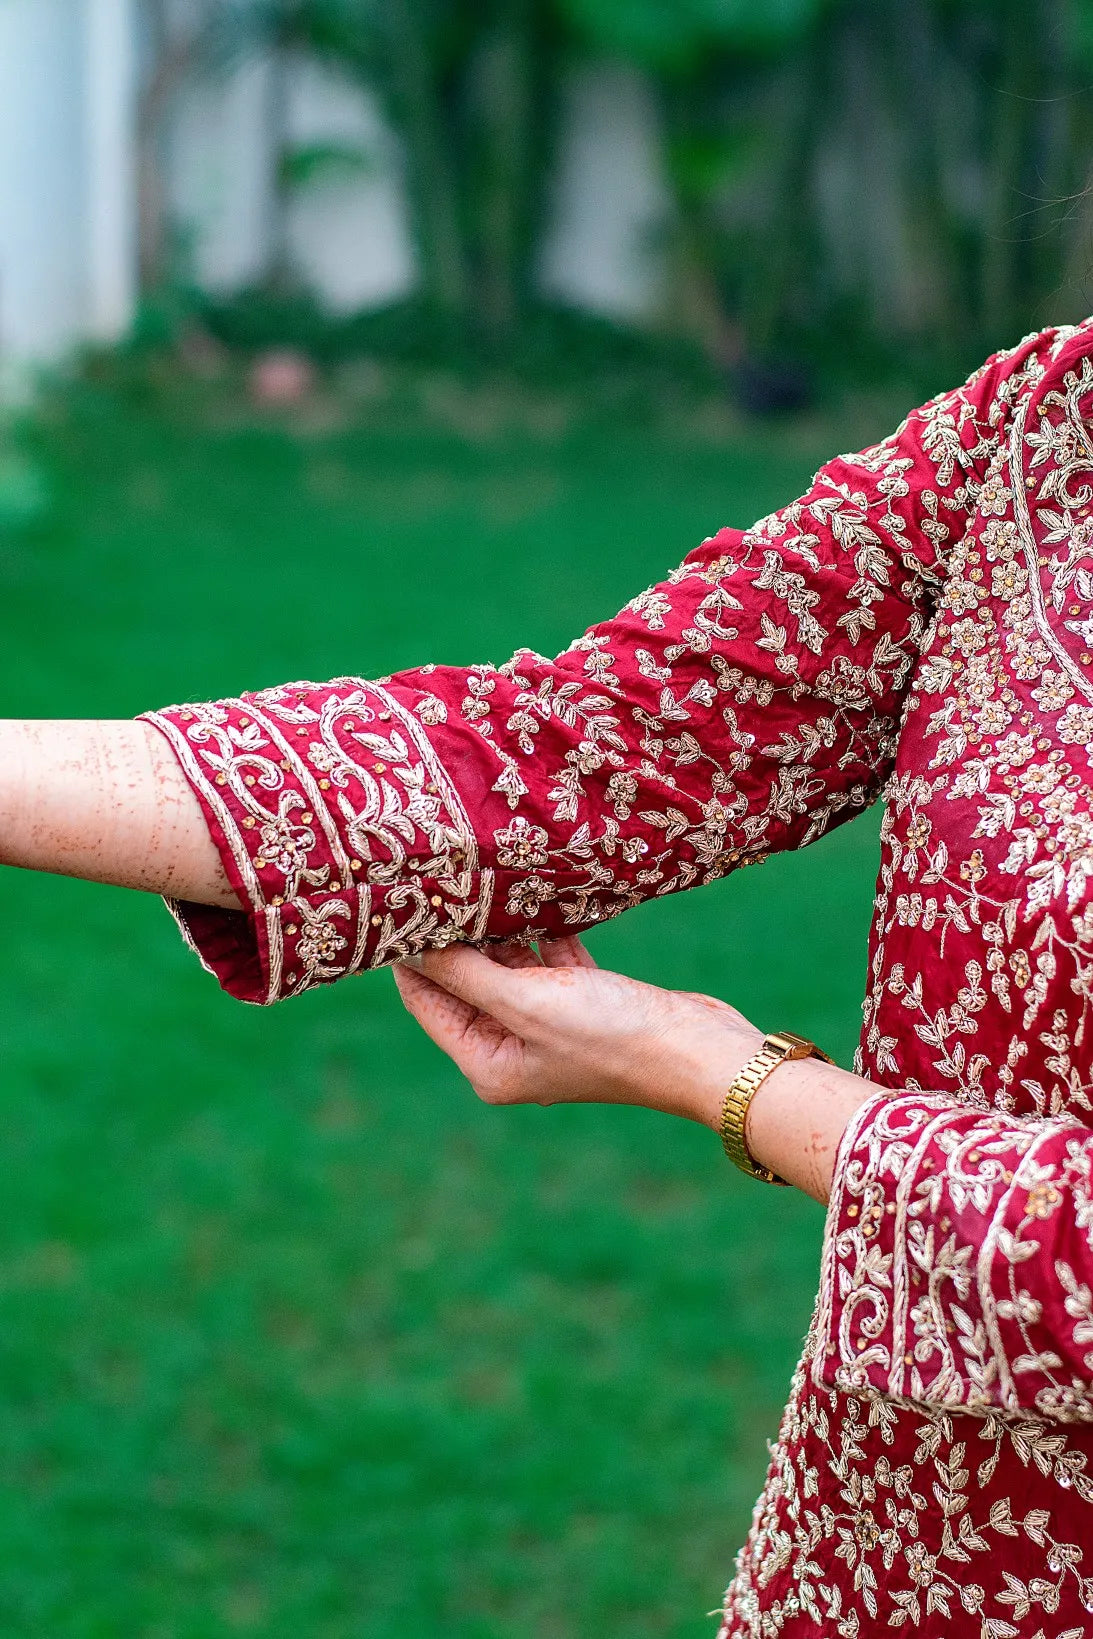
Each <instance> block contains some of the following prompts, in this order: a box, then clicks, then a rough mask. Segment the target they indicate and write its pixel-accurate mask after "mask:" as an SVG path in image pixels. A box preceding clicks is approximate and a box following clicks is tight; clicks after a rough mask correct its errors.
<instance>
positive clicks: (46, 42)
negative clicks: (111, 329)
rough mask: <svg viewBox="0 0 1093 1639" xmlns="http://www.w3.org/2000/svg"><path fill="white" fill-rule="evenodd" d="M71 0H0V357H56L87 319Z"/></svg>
mask: <svg viewBox="0 0 1093 1639" xmlns="http://www.w3.org/2000/svg"><path fill="white" fill-rule="evenodd" d="M82 22H83V19H82V16H81V14H80V9H79V8H78V7H77V6H76V5H74V4H73V0H0V361H2V363H3V366H4V368H5V372H6V373H8V374H10V373H11V371H12V370H13V369H17V368H19V367H21V366H23V365H25V364H26V363H27V362H28V361H31V360H36V359H48V358H53V357H56V356H57V355H58V354H59V353H61V352H63V351H64V350H65V349H66V348H67V347H68V346H70V345H71V344H72V342H74V341H75V340H76V339H77V338H78V337H79V336H80V335H81V334H82V333H83V325H84V318H85V294H86V266H85V258H84V254H83V252H84V232H85V218H84V187H83V180H84V179H83V175H82V166H81V146H82V142H81V139H82V136H83V107H82V45H83V38H82V33H81V24H82Z"/></svg>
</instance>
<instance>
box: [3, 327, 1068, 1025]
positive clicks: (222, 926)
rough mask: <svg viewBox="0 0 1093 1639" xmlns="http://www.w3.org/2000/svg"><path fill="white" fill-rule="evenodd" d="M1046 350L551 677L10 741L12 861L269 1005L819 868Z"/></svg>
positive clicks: (339, 689) (302, 692)
mask: <svg viewBox="0 0 1093 1639" xmlns="http://www.w3.org/2000/svg"><path fill="white" fill-rule="evenodd" d="M1050 339H1051V338H1050V333H1045V334H1044V335H1043V336H1041V337H1038V338H1032V339H1030V340H1029V341H1027V342H1025V343H1023V344H1022V345H1021V346H1020V347H1018V348H1017V349H1015V350H1014V351H1013V352H1011V353H1008V354H1002V355H998V357H996V358H995V359H993V360H991V361H989V362H988V363H987V365H985V366H984V367H983V368H982V369H981V370H979V371H977V372H976V374H975V376H974V377H973V378H972V379H971V380H970V381H969V382H968V383H967V384H966V385H965V386H964V387H962V388H960V389H958V390H957V391H955V392H952V393H948V394H945V395H943V396H942V397H940V398H938V399H937V400H935V401H933V402H932V403H930V404H929V405H926V406H925V407H923V408H922V409H921V410H917V411H915V412H914V413H913V414H912V415H911V416H909V417H908V418H907V420H906V422H905V423H904V424H903V425H902V426H901V427H900V428H899V429H897V431H896V433H894V434H893V435H892V437H891V438H889V439H886V440H884V441H883V442H882V443H881V444H878V445H877V446H875V447H874V448H872V449H869V450H866V451H864V452H863V453H861V454H859V455H848V456H842V457H838V458H837V459H835V460H834V461H831V462H829V463H828V464H827V465H826V466H825V467H824V468H823V469H822V470H821V471H820V472H819V473H817V475H816V478H815V480H814V482H813V485H812V487H811V488H810V489H809V491H808V492H807V493H806V494H805V495H803V496H801V497H800V498H799V499H798V500H796V501H794V502H792V503H790V504H789V505H788V506H786V507H784V508H782V509H781V510H780V511H779V512H776V513H774V514H772V515H771V516H770V517H768V518H765V519H762V520H760V521H759V522H758V523H756V524H754V525H753V526H752V527H751V528H750V529H747V530H739V529H731V528H729V529H723V530H721V531H719V532H718V533H717V534H716V535H713V536H711V537H710V538H709V539H708V540H706V541H704V542H703V543H702V544H701V546H699V547H698V548H697V549H696V550H695V551H694V552H692V553H691V554H690V555H689V557H687V558H686V559H685V560H684V562H683V563H682V564H681V565H680V566H679V567H678V568H677V569H675V570H673V571H672V572H671V573H670V574H669V575H667V576H666V578H665V579H664V581H662V582H661V584H660V585H658V586H655V587H652V588H650V589H649V590H648V591H647V592H644V593H642V594H640V595H639V596H638V597H636V598H634V599H632V601H631V602H630V603H628V604H627V605H626V607H625V608H624V609H623V610H622V611H621V612H620V613H619V614H618V615H616V616H615V617H614V618H613V619H610V620H607V621H604V622H602V623H601V624H600V625H598V626H594V627H593V628H591V630H590V631H588V632H587V633H585V634H584V636H583V637H581V638H578V639H577V641H576V642H575V643H573V644H572V645H571V646H570V648H569V649H568V650H567V651H565V652H564V653H563V654H561V655H558V656H556V657H554V658H548V657H544V656H541V655H536V654H533V653H531V652H529V651H526V650H521V651H519V652H518V653H517V654H516V655H515V656H514V657H513V659H512V660H511V661H509V662H508V663H507V664H505V665H503V666H500V667H495V666H490V665H481V666H470V667H431V666H425V667H421V668H419V669H417V670H414V671H407V672H402V673H399V674H397V675H396V676H394V677H390V678H384V679H378V680H375V679H363V678H359V677H343V678H337V679H334V680H333V681H330V682H325V683H313V682H300V683H293V684H285V685H282V686H280V687H278V688H272V689H265V690H261V691H259V692H257V693H254V694H244V695H241V696H239V697H238V698H235V699H226V700H220V701H212V702H205V703H199V704H194V705H181V706H173V707H168V708H166V709H164V710H162V711H159V712H154V713H149V714H148V718H147V721H148V722H149V723H151V724H154V727H155V731H158V733H159V734H160V735H161V736H162V737H163V748H154V742H153V741H152V739H151V738H150V737H149V736H148V732H147V731H146V730H144V729H141V730H131V731H127V730H124V729H123V726H122V725H120V724H116V725H92V726H90V727H89V726H86V725H84V726H80V727H77V726H65V727H61V726H59V725H33V726H30V725H28V726H25V727H23V728H19V727H15V728H13V730H12V731H11V734H12V735H14V740H11V741H10V756H11V770H12V771H7V772H6V771H4V770H3V768H2V767H0V788H4V787H6V791H3V792H2V794H0V833H2V834H3V837H2V841H0V848H2V849H3V854H2V856H0V857H3V858H6V859H7V860H8V861H10V862H12V863H16V864H23V865H30V866H35V867H37V868H40V869H46V870H55V871H66V872H71V873H74V874H78V875H86V876H92V877H95V878H97V879H100V880H105V881H111V882H123V883H126V884H128V885H131V886H139V887H144V888H156V889H160V890H161V891H164V892H166V894H167V896H168V898H169V899H170V901H171V902H172V907H173V909H174V910H175V913H176V915H177V916H178V918H179V920H180V922H181V923H182V925H183V928H184V931H185V933H186V935H187V936H188V938H189V939H190V941H191V943H192V944H193V945H194V946H195V947H196V948H197V950H198V951H199V952H200V954H201V956H202V957H203V959H204V960H205V962H206V963H207V965H208V966H209V967H210V968H211V969H212V970H213V971H214V972H215V973H216V975H217V977H218V979H219V980H220V982H221V984H222V985H223V986H224V988H225V989H227V990H228V991H229V992H230V993H231V994H232V995H234V996H237V997H239V998H240V999H243V1000H246V1001H251V1002H263V1003H265V1002H272V1001H276V1000H278V999H280V998H281V997H283V996H289V995H296V994H298V993H299V992H301V991H303V990H306V989H308V988H309V987H310V986H312V985H314V984H320V983H326V982H329V981H331V980H334V979H339V978H341V977H343V976H344V975H346V974H348V973H353V972H358V971H360V970H361V969H362V968H365V967H375V966H379V965H382V964H384V963H388V962H392V961H398V960H400V959H402V958H404V957H405V956H407V955H410V954H413V953H414V952H417V951H420V950H423V949H427V948H431V947H433V948H440V947H443V946H445V945H448V944H451V943H453V942H456V941H465V942H469V943H481V942H485V941H487V940H498V939H509V938H513V937H517V938H522V939H524V940H532V939H537V938H540V937H544V938H548V939H549V938H553V937H557V936H558V935H560V934H564V933H569V932H579V931H580V930H581V929H583V928H587V927H590V926H593V925H594V924H596V923H597V922H600V921H602V920H604V919H606V918H608V917H611V916H614V915H616V914H618V913H619V912H620V911H623V910H625V909H626V908H627V907H628V906H630V905H635V904H637V903H639V902H640V901H641V900H644V899H649V898H653V897H659V896H660V895H663V894H667V893H673V892H677V891H679V890H681V889H685V888H689V887H692V886H696V885H699V884H702V883H705V882H710V881H713V880H716V879H717V878H719V877H721V876H724V875H725V874H727V872H729V871H731V870H733V869H734V868H735V867H736V866H738V865H740V864H746V863H749V862H752V861H758V860H760V859H762V858H763V857H764V856H765V855H766V854H768V853H770V852H772V851H774V850H780V849H787V848H796V847H800V846H802V845H803V844H805V843H807V842H810V841H812V840H813V839H814V838H815V837H818V836H820V835H822V834H823V833H824V831H825V830H827V829H828V828H830V827H831V826H833V825H836V824H839V823H840V822H841V821H842V820H844V819H846V818H849V817H850V816H852V815H853V814H855V813H857V812H858V811H859V810H860V809H861V808H863V807H864V806H865V805H867V804H868V803H869V802H871V801H872V800H873V799H874V798H875V797H876V795H877V793H878V791H879V789H880V786H881V784H882V782H883V780H884V779H885V777H886V775H887V773H888V771H889V769H890V767H891V763H892V754H893V750H894V746H895V741H896V735H897V731H898V724H899V719H900V712H901V710H902V707H903V702H904V698H905V693H906V688H907V682H908V678H909V675H910V671H911V667H912V663H913V660H914V657H915V656H916V654H917V653H918V649H919V644H920V641H921V638H922V634H923V631H924V629H925V625H926V622H927V621H928V619H929V617H930V614H931V603H932V598H933V595H934V592H935V590H936V588H937V587H938V586H940V584H941V583H942V581H943V579H944V575H945V561H946V555H947V552H948V550H949V548H950V546H951V544H952V541H953V540H954V539H956V538H958V537H959V535H960V533H961V532H962V530H963V528H964V525H965V522H966V519H967V516H968V514H969V512H970V511H971V510H972V508H973V507H974V505H975V497H976V495H977V493H978V491H979V488H980V486H981V485H982V484H983V483H984V482H985V481H986V479H987V474H988V469H989V467H990V464H991V462H992V460H993V459H994V458H995V456H996V454H997V452H998V450H999V435H1000V433H1001V431H1002V430H1003V428H1004V427H1005V424H1006V420H1007V417H1008V415H1009V413H1010V404H1011V403H1012V401H1013V396H1014V395H1015V394H1016V393H1017V392H1019V390H1020V383H1021V381H1022V379H1023V377H1024V376H1027V373H1028V372H1029V371H1034V370H1035V369H1036V368H1038V357H1039V353H1040V352H1042V351H1043V350H1045V349H1046V348H1047V347H1049V346H1050ZM410 590H411V589H409V588H408V593H409V591H410ZM130 736H131V737H130ZM172 754H173V755H172ZM5 755H7V752H6V751H5V748H4V747H3V746H0V764H2V763H3V761H4V756H5ZM180 774H181V776H184V780H183V778H180ZM187 789H188V790H189V791H190V792H192V793H193V798H189V797H187V796H186V795H185V794H184V792H185V790H187ZM195 801H196V803H197V805H198V806H199V809H200V814H201V824H202V826H203V827H204V829H205V839H204V840H201V839H200V833H199V831H198V830H197V826H196V824H195V822H194V802H195ZM214 853H215V855H216V858H217V860H218V861H219V869H218V868H217V865H216V864H215V863H214V860H213V855H214Z"/></svg>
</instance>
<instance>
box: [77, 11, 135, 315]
mask: <svg viewBox="0 0 1093 1639" xmlns="http://www.w3.org/2000/svg"><path fill="white" fill-rule="evenodd" d="M84 51H85V57H84V62H85V79H84V131H85V144H86V147H85V153H86V173H85V176H86V184H85V185H86V195H85V198H86V206H85V223H86V233H87V334H88V336H89V338H90V339H91V340H94V341H100V342H112V341H117V340H118V338H119V337H121V336H123V335H124V334H125V332H126V331H127V330H128V328H129V325H130V323H131V322H132V318H133V308H134V304H135V301H136V287H137V272H136V262H137V234H136V185H135V170H134V146H135V131H134V115H135V107H134V89H135V87H134V55H135V53H134V42H133V17H132V12H131V4H130V0H84Z"/></svg>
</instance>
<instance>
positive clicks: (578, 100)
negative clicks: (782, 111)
mask: <svg viewBox="0 0 1093 1639" xmlns="http://www.w3.org/2000/svg"><path fill="white" fill-rule="evenodd" d="M660 156H661V144H660V141H659V134H658V130H657V111H656V108H655V106H654V104H653V99H652V97H651V95H650V93H649V88H648V86H647V85H646V84H645V82H644V81H643V80H642V79H641V77H640V76H639V75H638V74H636V73H635V72H634V71H633V70H631V69H628V68H625V67H621V66H620V67H613V66H611V65H607V64H603V65H594V66H593V65H590V66H588V67H585V68H580V69H577V70H576V71H574V73H573V74H572V75H571V76H570V82H569V85H568V88H567V97H566V106H565V111H564V117H563V121H562V138H561V144H560V152H559V155H558V161H559V164H558V174H557V177H556V179H555V184H554V209H553V223H552V231H551V232H550V233H549V235H548V236H547V240H546V243H545V245H544V247H543V253H542V260H541V263H540V277H541V281H542V285H543V288H544V290H545V291H546V292H548V293H549V294H550V295H553V296H556V297H558V298H559V299H560V300H562V301H564V302H569V303H572V304H573V305H574V306H575V307H583V308H588V309H591V310H592V311H593V312H598V313H605V314H609V315H612V316H614V317H618V318H640V317H643V316H645V315H647V314H648V313H649V312H650V311H651V310H653V309H654V308H655V307H656V306H657V305H658V304H659V302H660V299H661V296H662V294H663V289H664V280H665V258H664V254H663V252H664V243H665V228H666V226H667V224H668V220H669V213H670V210H671V201H670V196H669V192H668V188H667V185H666V181H665V178H664V175H663V172H662V169H661V157H660Z"/></svg>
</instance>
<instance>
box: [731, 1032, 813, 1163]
mask: <svg viewBox="0 0 1093 1639" xmlns="http://www.w3.org/2000/svg"><path fill="white" fill-rule="evenodd" d="M806 1058H818V1059H823V1060H824V1062H825V1064H833V1063H834V1060H833V1059H831V1058H829V1057H828V1055H827V1054H826V1053H824V1052H822V1051H821V1050H820V1048H818V1047H817V1046H816V1043H815V1042H812V1041H809V1040H808V1039H807V1038H806V1037H805V1036H797V1035H794V1033H793V1031H792V1030H772V1031H771V1032H770V1034H769V1035H767V1036H765V1037H764V1038H763V1045H762V1047H761V1048H760V1049H759V1051H758V1052H757V1053H753V1054H752V1056H751V1058H750V1059H749V1060H748V1062H747V1063H746V1064H745V1065H744V1067H743V1069H741V1070H740V1071H739V1072H738V1073H737V1075H736V1076H735V1077H734V1078H733V1081H732V1084H731V1085H730V1087H729V1090H728V1092H727V1093H726V1094H725V1100H724V1103H723V1104H722V1106H721V1128H720V1131H721V1142H722V1144H723V1145H724V1148H725V1154H726V1155H727V1156H728V1158H729V1160H730V1161H731V1162H732V1163H733V1164H734V1166H737V1167H739V1168H740V1171H741V1172H746V1173H747V1174H748V1175H749V1177H751V1178H758V1179H760V1180H761V1181H762V1182H763V1183H764V1184H782V1185H785V1184H786V1180H785V1179H784V1178H779V1176H778V1174H777V1173H776V1172H771V1170H770V1168H769V1167H760V1166H757V1165H756V1163H755V1162H754V1161H753V1160H752V1157H751V1154H750V1153H749V1151H748V1146H747V1143H746V1142H745V1139H744V1123H745V1121H746V1120H747V1114H748V1105H749V1104H750V1103H751V1101H752V1099H753V1098H754V1097H755V1094H756V1093H757V1092H758V1090H759V1088H760V1087H761V1086H762V1084H763V1082H764V1081H765V1080H766V1078H767V1077H768V1076H769V1075H770V1073H771V1071H772V1070H776V1069H777V1068H778V1066H779V1065H780V1064H784V1063H785V1062H786V1060H787V1059H806Z"/></svg>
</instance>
